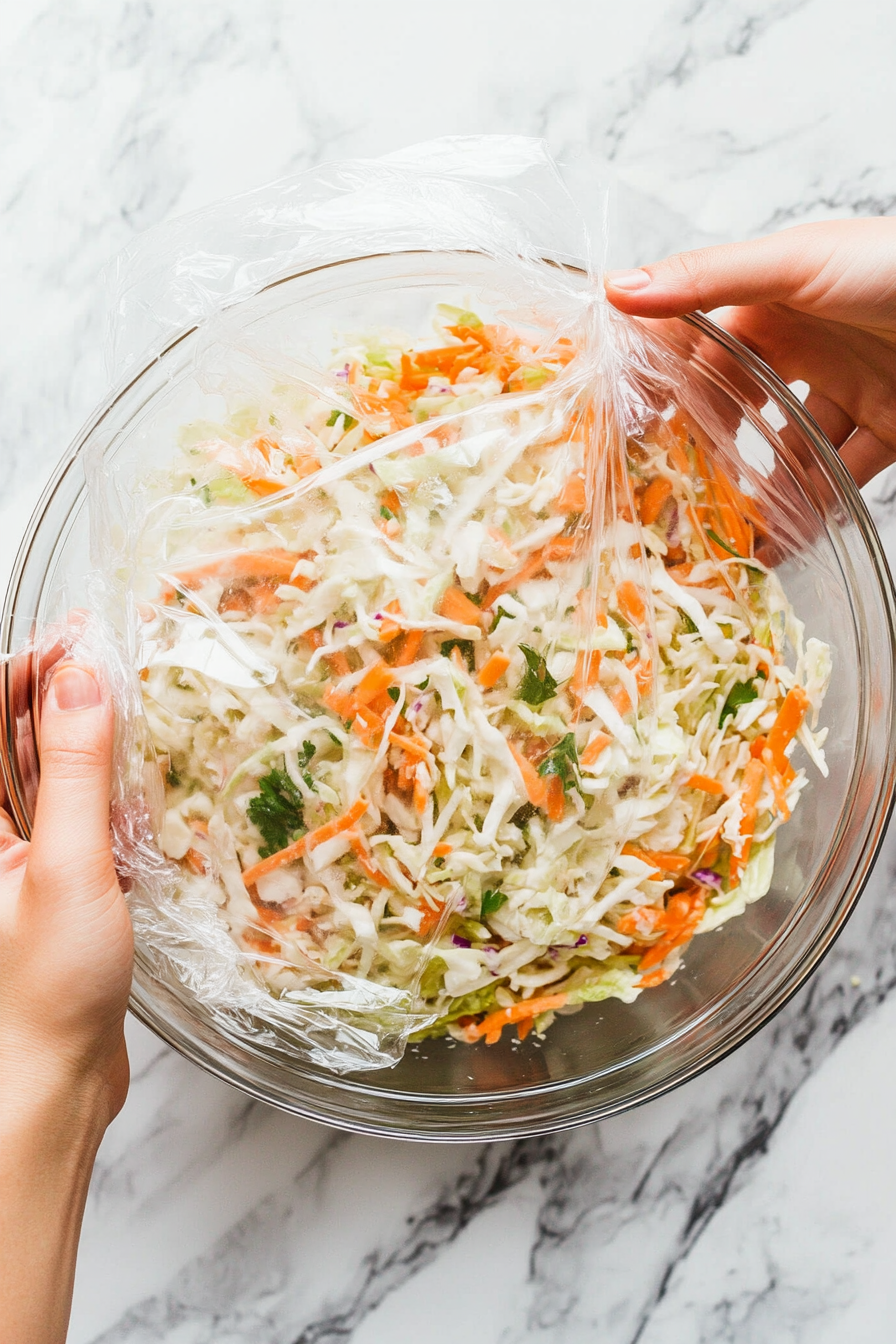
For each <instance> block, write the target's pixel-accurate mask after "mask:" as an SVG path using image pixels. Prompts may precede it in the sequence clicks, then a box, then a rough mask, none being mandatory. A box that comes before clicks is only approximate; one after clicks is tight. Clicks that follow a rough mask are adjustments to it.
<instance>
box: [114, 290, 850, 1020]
mask: <svg viewBox="0 0 896 1344" xmlns="http://www.w3.org/2000/svg"><path fill="white" fill-rule="evenodd" d="M439 313H440V340H441V344H440V346H439V347H437V348H428V349H427V348H424V347H423V346H422V345H419V344H418V345H415V344H414V343H413V342H412V341H411V340H410V339H409V338H407V337H405V336H402V335H401V334H400V333H396V332H393V331H378V332H374V333H371V334H367V335H363V336H360V337H357V338H353V339H352V341H351V343H350V344H349V345H348V346H347V347H346V348H344V349H342V350H340V351H339V353H338V356H337V358H336V360H335V363H334V369H335V371H336V377H337V379H341V385H342V387H343V388H344V394H339V393H337V394H336V396H335V397H334V398H331V399H329V400H327V399H326V398H324V397H323V396H315V395H314V394H313V393H312V392H310V391H308V392H302V393H297V392H296V391H295V389H294V388H293V389H289V388H279V389H278V388H274V389H272V391H271V394H270V398H269V400H268V402H267V403H266V404H265V405H263V406H261V405H258V406H254V405H244V406H240V407H239V408H238V410H237V411H236V412H235V413H234V414H232V415H231V417H230V418H229V419H228V420H227V421H226V422H225V423H223V424H220V425H213V424H210V423H207V422H202V423H201V424H195V425H190V426H187V427H185V429H184V431H183V433H182V436H181V455H180V457H179V458H178V460H177V461H176V462H175V463H174V465H173V466H172V467H171V468H170V469H169V470H166V471H164V472H162V473H160V474H159V476H158V477H157V478H156V479H155V481H154V483H152V489H153V490H154V491H155V503H154V507H153V509H152V510H151V511H150V513H151V518H150V522H149V523H148V524H147V526H146V527H145V529H144V533H143V536H142V538H141V543H140V545H141V553H140V562H141V566H142V568H143V571H144V572H145V573H146V574H148V575H152V576H154V577H153V580H152V584H150V586H149V587H148V588H147V591H146V592H145V594H144V596H145V598H146V601H145V602H144V604H143V606H142V608H141V610H142V614H143V616H144V623H143V627H142V632H141V639H142V642H141V647H140V651H139V658H140V667H141V677H142V679H143V695H144V704H145V711H146V717H147V721H148V724H149V727H150V733H151V736H152V739H153V743H154V746H155V750H156V752H157V756H158V760H159V762H160V764H161V768H162V772H163V776H164V780H165V808H166V810H165V817H164V822H163V824H162V825H161V828H160V843H161V846H162V848H163V850H164V852H165V853H166V854H167V855H168V857H169V858H170V859H172V860H174V861H176V862H177V863H178V864H179V865H180V867H181V870H182V888H183V891H184V893H185V898H189V900H192V901H195V900H197V899H205V900H207V901H210V902H214V903H215V904H216V905H217V907H219V911H220V918H221V919H222V920H223V921H224V922H225V924H226V926H227V928H228V929H229V931H230V934H231V936H232V938H233V939H234V940H235V942H236V943H237V945H238V946H239V947H240V948H241V949H242V950H243V952H244V953H245V958H246V967H247V973H250V974H252V975H253V976H255V977H256V978H257V979H258V980H259V981H260V982H261V983H263V984H264V985H265V986H266V987H267V988H268V989H269V991H270V992H271V994H273V995H274V996H276V997H283V996H287V997H288V996H289V995H290V994H296V993H297V992H298V991H300V990H302V989H303V988H307V987H309V986H311V987H314V988H317V989H320V990H324V991H325V990H327V989H328V988H333V987H337V988H338V986H339V985H342V984H344V983H345V982H346V981H345V977H353V978H354V979H355V980H361V981H368V982H374V983H376V984H377V985H379V986H383V987H384V988H387V989H389V988H391V989H395V990H400V991H408V990H410V991H411V993H412V994H413V995H414V997H415V1000H416V1003H417V1007H418V1009H419V1011H420V1012H421V1013H424V1014H428V1015H429V1018H430V1020H431V1022H432V1025H431V1026H430V1027H428V1028H426V1029H425V1034H429V1035H432V1034H442V1033H445V1032H450V1033H451V1034H452V1035H454V1036H456V1037H457V1038H458V1039H461V1040H465V1041H468V1042H472V1041H474V1040H477V1039H479V1038H481V1037H483V1036H484V1037H485V1038H486V1040H489V1041H492V1040H495V1039H497V1037H498V1036H499V1035H500V1033H501V1029H502V1027H503V1026H504V1025H507V1024H510V1023H518V1025H519V1031H520V1035H521V1036H522V1035H525V1034H526V1032H527V1031H528V1030H529V1029H530V1028H531V1027H532V1026H533V1024H534V1026H535V1029H536V1030H537V1031H542V1030H544V1029H545V1027H546V1026H547V1025H549V1023H550V1021H551V1020H552V1017H553V1014H554V1012H555V1011H556V1010H557V1009H558V1008H569V1007H571V1006H574V1005H577V1004H582V1003H587V1002H594V1001H597V1000H600V999H602V998H605V997H608V996H614V997H618V998H620V999H623V1000H624V1001H626V1002H630V1001H631V1000H633V999H634V998H636V997H637V995H638V994H639V993H640V992H641V991H642V990H643V989H644V988H647V987H649V986H651V985H655V984H659V983H660V982H662V981H663V980H665V979H667V978H668V976H669V975H671V974H672V973H673V972H674V971H675V969H676V968H677V966H678V964H679V960H680V957H681V952H682V949H683V948H684V947H685V946H686V944H687V942H688V941H689V939H690V938H691V937H692V936H693V935H694V934H695V933H696V932H699V931H701V930H704V929H710V928H715V927H717V926H718V924H720V923H721V922H722V921H723V920H724V919H726V918H729V917H731V916H732V915H735V914H739V913H741V912H742V910H743V909H744V907H745V905H746V903H747V902H749V901H752V900H756V899H758V898H760V897H761V896H763V895H764V894H765V892H766V891H767V890H768V888H769V885H770V883H771V879H772V871H773V863H774V857H773V855H774V835H775V832H776V830H777V828H778V827H779V826H780V825H781V824H782V823H783V822H784V821H786V820H787V818H788V817H789V815H790V813H791V812H792V810H793V808H794V807H795V806H796V804H797V802H798V800H799V794H800V791H801V789H802V788H803V787H804V785H805V783H806V777H805V772H804V771H803V770H802V769H794V767H793V765H792V764H791V762H790V759H789V755H790V751H791V744H792V743H793V742H794V741H795V740H797V738H798V740H799V742H800V743H801V745H802V746H803V748H804V749H805V750H806V752H807V753H808V755H809V756H810V757H811V759H812V760H813V761H814V763H815V764H816V765H817V766H818V768H819V769H821V770H824V769H825V766H824V753H823V741H824V735H825V733H824V730H821V731H818V730H817V728H816V724H817V717H818V711H819V709H820V707H821V703H822V700H823V697H824V693H825V689H826V686H827V682H828V678H829V676H830V655H829V652H828V650H827V648H826V647H825V646H824V645H821V644H819V642H818V641H817V640H809V641H807V643H806V645H805V649H803V647H802V633H801V628H800V630H799V632H798V634H797V635H796V639H797V640H798V641H799V648H798V649H796V661H795V664H794V666H793V667H790V666H789V665H788V663H787V661H786V659H787V647H788V646H787V642H786V641H787V637H788V635H787V632H788V631H790V632H791V633H792V632H793V631H794V630H796V627H797V625H798V623H795V618H794V617H793V615H792V613H791V612H790V609H789V606H788V604H787V601H786V598H785V596H784V594H783V592H782V591H781V587H780V584H779V582H778V580H777V579H776V577H775V576H774V574H772V573H771V572H769V571H768V570H767V569H766V568H765V566H764V565H763V564H762V563H761V562H760V561H759V560H757V559H756V558H755V554H754V548H753V538H754V531H755V530H756V528H759V529H760V530H761V518H759V517H758V516H757V514H756V511H755V508H754V507H753V505H752V504H751V501H750V500H749V499H748V498H747V497H746V496H744V495H742V494H741V493H740V491H739V489H738V487H737V485H736V484H735V483H734V482H732V481H730V480H728V479H727V478H726V477H725V476H724V475H723V474H722V473H721V471H719V470H718V469H717V468H713V467H712V466H711V464H710V463H709V462H708V461H707V454H706V452H705V447H704V446H702V445H701V441H700V438H699V435H698V434H697V433H696V432H694V431H693V430H692V427H691V426H689V424H688V421H687V420H686V418H685V417H684V416H683V415H681V414H680V413H675V414H669V415H667V416H666V417H664V418H663V417H656V418H655V419H653V420H650V421H648V422H647V423H645V425H644V426H643V427H642V429H641V431H640V432H639V433H638V434H637V435H636V436H634V437H633V438H632V439H631V440H630V442H629V452H628V461H627V471H628V482H627V484H626V490H625V491H621V492H620V493H619V494H618V496H617V498H618V499H619V500H620V501H622V502H621V503H620V504H619V506H618V508H617V510H616V513H615V515H614V516H612V517H610V518H609V519H608V520H607V521H606V524H605V527H604V530H603V533H602V534H601V535H602V540H601V545H602V546H603V547H604V549H605V550H606V551H607V552H608V553H609V552H612V553H613V554H614V555H615V556H621V557H623V562H622V563H623V568H620V567H619V565H618V564H617V565H616V566H615V568H613V570H612V574H611V575H610V579H609V580H607V579H606V576H604V579H605V581H603V582H602V581H601V580H599V579H595V580H594V582H593V584H592V568H591V567H590V565H591V557H590V555H589V551H588V538H589V535H590V532H589V529H588V528H587V527H585V526H583V517H587V514H588V509H589V497H588V492H589V490H590V489H591V488H592V487H591V485H590V484H589V482H588V481H587V480H586V476H587V473H588V463H587V451H586V443H585V440H586V431H585V428H584V422H583V419H582V417H579V419H578V420H577V419H576V418H575V417H571V416H570V415H569V414H559V413H558V410H557V406H556V404H555V403H554V402H552V400H551V397H550V396H549V395H548V394H549V392H550V389H551V386H552V385H553V384H554V383H556V382H557V380H558V379H561V378H562V376H563V371H564V369H565V368H566V366H567V365H568V364H569V363H570V361H571V359H572V357H573V351H572V350H571V349H570V348H569V346H568V343H564V342H562V341H561V342H555V343H554V344H553V345H552V346H548V347H547V348H543V347H539V346H538V344H537V342H535V341H534V340H531V339H529V338H526V337H525V336H523V335H521V334H520V333H515V332H510V331H508V330H506V329H502V328H496V327H492V326H488V325H485V324H483V323H482V322H481V320H480V319H479V318H478V317H477V316H476V315H475V314H472V313H462V312H459V311H458V310H452V309H448V308H447V307H446V306H444V305H443V306H441V307H440V310H439ZM334 385H335V386H336V387H337V388H338V387H339V383H338V382H337V383H336V384H334ZM461 412H462V413H463V414H460V413H461ZM387 434H388V435H393V436H397V438H396V440H395V441H396V443H397V444H398V447H397V448H396V449H395V450H394V451H392V452H390V453H389V454H388V455H385V456H380V457H379V458H375V457H371V458H370V460H369V461H368V462H366V463H364V462H363V461H362V463H361V465H360V466H359V467H358V468H357V469H356V470H348V471H346V470H343V469H342V467H341V466H340V464H344V463H346V462H347V461H348V462H349V463H350V465H352V464H353V461H354V459H355V458H356V457H357V455H358V454H359V453H362V452H363V451H364V450H365V449H367V448H368V447H369V445H371V444H374V445H375V444H376V442H377V441H378V440H379V439H380V438H381V437H382V436H384V435H387ZM626 499H627V500H629V501H631V503H632V504H633V505H634V509H636V510H637V517H636V515H635V512H634V511H633V509H632V507H631V506H627V505H626V504H625V502H624V501H625V500H626ZM197 556H198V558H197ZM629 557H630V559H629ZM625 565H628V569H627V570H626V569H625V568H624V566H625ZM608 573H609V571H608ZM156 576H161V589H160V588H159V581H158V579H157V577H156ZM608 583H609V586H608ZM153 585H155V586H154V587H153ZM592 588H593V591H592Z"/></svg>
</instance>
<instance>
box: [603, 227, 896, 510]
mask: <svg viewBox="0 0 896 1344" xmlns="http://www.w3.org/2000/svg"><path fill="white" fill-rule="evenodd" d="M605 283H606V290H607V297H608V298H609V300H610V302H611V303H612V304H613V305H614V307H616V308H618V309H619V310H620V311H621V312H623V313H629V314H631V315H632V316H637V317H647V318H664V317H676V316H680V315H681V314H683V313H687V312H691V311H692V310H693V309H695V308H698V309H701V310H703V311H704V312H710V311H711V310H713V309H718V308H724V309H725V311H724V312H721V313H714V317H715V319H716V321H718V322H719V323H720V324H721V325H722V326H724V327H725V328H727V330H728V331H730V332H731V333H732V335H734V336H736V337H737V338H738V339H739V340H741V341H743V342H744V344H745V345H747V346H749V347H750V348H751V349H752V350H754V351H755V352H756V353H757V354H758V355H759V356H760V358H761V359H763V360H765V362H766V363H767V364H770V365H771V367H772V368H773V369H774V370H775V371H776V372H777V373H778V374H779V376H780V377H781V378H782V379H783V380H784V381H785V382H787V383H791V382H794V381H796V380H797V379H800V380H802V381H803V382H806V383H808V384H809V388H810V392H809V395H808V396H807V398H806V409H807V410H808V411H809V413H810V415H812V416H814V418H815V420H816V421H817V422H818V424H819V425H820V426H821V428H822V429H823V430H824V432H825V433H826V434H827V436H828V438H829V439H830V440H831V442H832V443H833V444H834V446H835V447H836V448H837V449H839V451H840V456H841V458H842V460H843V462H844V464H845V466H846V467H847V468H848V469H849V470H850V471H851V472H852V475H853V476H854V478H855V480H856V482H857V483H858V484H859V485H860V486H861V485H864V484H865V483H866V482H867V481H870V480H871V478H872V477H873V476H875V475H876V474H877V473H878V472H879V471H882V470H883V468H884V467H886V466H889V464H890V463H891V462H893V461H894V460H896V219H886V218H878V219H856V220H833V221H831V222H830V223H823V224H804V225H801V226H800V227H798V228H794V229H786V230H785V231H784V232H782V233H775V234H770V235H768V236H767V237H765V238H756V239H754V240H752V241H749V242H743V243H730V244H726V245H724V246H721V247H709V248H703V249H701V250H699V251H696V252H683V253H680V254H679V255H677V256H673V257H668V258H666V260H665V261H660V262H657V263H655V264H654V265H649V266H645V267H643V268H642V269H641V270H637V271H625V272H618V271H617V272H610V274H609V275H608V276H607V277H606V280H605Z"/></svg>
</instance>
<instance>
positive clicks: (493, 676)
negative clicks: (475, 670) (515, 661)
mask: <svg viewBox="0 0 896 1344" xmlns="http://www.w3.org/2000/svg"><path fill="white" fill-rule="evenodd" d="M509 666H510V659H509V657H508V656H507V654H506V653H493V654H492V656H491V657H490V658H489V659H488V660H487V661H486V662H485V663H484V664H483V665H482V667H481V668H480V669H479V675H478V676H477V678H476V680H477V681H478V682H479V684H480V686H484V687H485V689H486V690H489V689H490V688H491V687H492V686H495V685H497V683H498V682H499V681H500V680H501V678H502V677H503V675H504V673H505V672H506V671H507V669H508V667H509Z"/></svg>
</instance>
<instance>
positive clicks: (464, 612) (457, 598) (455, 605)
mask: <svg viewBox="0 0 896 1344" xmlns="http://www.w3.org/2000/svg"><path fill="white" fill-rule="evenodd" d="M439 615H440V616H444V617H445V620H446V621H457V623H458V625H479V623H480V621H481V620H482V612H481V610H480V609H479V607H477V606H476V603H475V602H471V601H470V599H469V598H468V597H467V595H466V593H465V592H464V591H463V589H462V588H457V587H452V588H448V589H446V591H445V595H444V597H443V598H442V601H441V602H440V603H439Z"/></svg>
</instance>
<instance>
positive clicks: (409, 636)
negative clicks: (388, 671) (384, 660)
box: [395, 630, 423, 667]
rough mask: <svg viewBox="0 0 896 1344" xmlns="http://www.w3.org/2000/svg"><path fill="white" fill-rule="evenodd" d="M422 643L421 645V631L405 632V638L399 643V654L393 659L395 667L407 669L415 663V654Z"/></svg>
mask: <svg viewBox="0 0 896 1344" xmlns="http://www.w3.org/2000/svg"><path fill="white" fill-rule="evenodd" d="M422 643H423V631H422V630H408V631H406V633H405V637H404V639H403V640H402V643H401V652H400V653H399V655H398V657H397V658H396V659H395V666H396V667H408V666H409V665H410V664H411V663H413V662H416V659H417V653H418V651H419V649H420V645H421V644H422Z"/></svg>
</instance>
